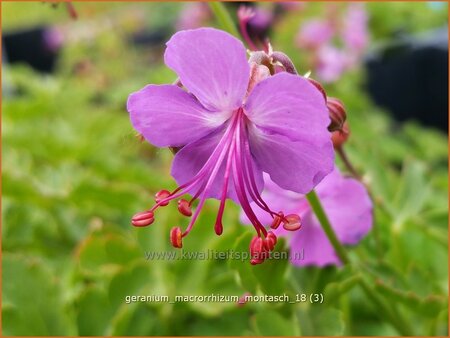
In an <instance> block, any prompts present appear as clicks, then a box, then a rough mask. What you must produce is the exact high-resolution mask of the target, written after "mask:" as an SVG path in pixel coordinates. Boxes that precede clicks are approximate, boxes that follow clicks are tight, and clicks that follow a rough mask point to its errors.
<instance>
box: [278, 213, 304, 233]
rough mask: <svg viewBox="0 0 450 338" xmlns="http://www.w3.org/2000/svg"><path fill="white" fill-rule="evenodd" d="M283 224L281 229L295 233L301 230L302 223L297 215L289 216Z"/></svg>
mask: <svg viewBox="0 0 450 338" xmlns="http://www.w3.org/2000/svg"><path fill="white" fill-rule="evenodd" d="M284 219H285V222H284V223H283V228H284V229H285V230H288V231H295V230H298V229H300V228H301V226H302V221H301V219H300V216H299V215H297V214H289V215H287V216H286V217H285V218H284Z"/></svg>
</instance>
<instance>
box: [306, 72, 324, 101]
mask: <svg viewBox="0 0 450 338" xmlns="http://www.w3.org/2000/svg"><path fill="white" fill-rule="evenodd" d="M306 79H307V80H308V81H309V83H311V84H312V85H314V87H316V88H317V89H318V90H319V91H320V92H321V93H322V95H323V98H324V100H325V101H327V93H326V92H325V89H323V87H322V85H321V84H320V83H319V82H317V81H316V80H314V79H311V78H310V77H308V78H306Z"/></svg>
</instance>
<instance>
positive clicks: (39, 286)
mask: <svg viewBox="0 0 450 338" xmlns="http://www.w3.org/2000/svg"><path fill="white" fill-rule="evenodd" d="M2 268H3V271H2V274H3V283H2V291H3V299H2V310H3V320H2V324H3V325H2V326H3V335H6V336H13V335H18V336H27V335H39V336H65V335H75V334H76V330H75V327H74V325H73V321H71V318H70V315H69V313H68V312H67V310H66V309H65V307H64V302H63V299H62V293H61V285H60V280H59V278H58V277H57V276H55V275H54V273H53V272H52V271H50V270H49V269H48V268H47V267H46V266H44V264H43V263H42V262H41V261H39V260H36V259H27V258H25V257H23V256H18V255H11V254H7V253H6V254H4V255H3V257H2Z"/></svg>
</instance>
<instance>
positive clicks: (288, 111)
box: [127, 28, 334, 248]
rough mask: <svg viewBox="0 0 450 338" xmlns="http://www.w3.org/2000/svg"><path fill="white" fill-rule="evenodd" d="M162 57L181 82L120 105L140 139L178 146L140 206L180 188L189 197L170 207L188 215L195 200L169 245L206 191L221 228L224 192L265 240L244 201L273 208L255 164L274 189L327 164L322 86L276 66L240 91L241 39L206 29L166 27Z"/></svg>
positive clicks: (244, 65)
mask: <svg viewBox="0 0 450 338" xmlns="http://www.w3.org/2000/svg"><path fill="white" fill-rule="evenodd" d="M164 60H165V63H166V65H167V66H168V67H170V68H171V69H172V70H174V71H175V72H176V73H177V74H178V76H179V79H180V82H181V83H182V85H183V86H184V88H185V89H186V90H183V89H182V88H180V87H179V86H177V85H147V86H146V87H144V88H142V89H141V90H139V91H137V92H135V93H132V94H131V95H130V96H129V98H128V104H127V109H128V111H129V113H130V118H131V122H132V124H133V126H134V128H135V129H136V130H137V131H138V132H139V133H140V134H142V135H143V136H144V137H145V139H146V140H147V141H149V142H150V143H151V144H153V145H155V146H157V147H182V148H181V150H179V151H178V152H177V153H176V155H175V158H174V161H173V164H172V176H173V177H174V178H175V180H176V181H177V183H178V184H179V187H178V188H177V189H175V190H174V191H172V192H168V191H165V190H163V191H161V192H160V193H159V194H158V196H157V199H156V204H155V205H154V206H153V207H152V208H151V209H150V210H149V211H150V212H152V213H154V212H155V211H156V209H157V208H158V207H160V206H163V205H166V204H167V203H168V202H169V201H171V200H173V199H179V198H181V197H182V196H183V195H185V194H187V193H189V194H191V195H193V197H192V199H191V200H190V201H189V202H187V201H186V202H179V209H180V205H181V209H182V210H180V212H182V213H183V214H184V215H188V214H189V211H190V207H191V206H192V203H193V202H194V201H195V200H197V199H198V200H199V202H198V206H197V208H196V210H195V211H194V212H193V214H192V218H191V220H190V222H189V225H188V227H187V229H186V230H185V231H184V232H180V230H179V227H176V228H174V229H175V230H173V231H172V235H171V238H173V241H172V242H173V243H174V244H176V245H175V246H178V247H179V245H180V243H181V238H182V237H184V236H186V235H187V234H188V233H189V232H190V231H191V229H192V227H193V226H194V223H195V221H196V219H197V217H198V215H199V213H200V211H201V209H202V207H203V205H204V203H205V201H206V199H208V198H211V197H212V198H217V199H219V200H220V201H221V202H220V207H219V210H218V214H217V219H216V223H215V231H216V233H217V234H221V233H222V215H223V212H224V208H225V201H226V199H227V198H231V199H233V200H234V201H236V202H238V203H239V204H240V205H241V207H242V209H243V210H244V212H245V213H246V215H247V216H248V218H249V219H250V221H251V223H252V224H253V226H254V227H255V230H256V232H257V236H258V238H261V237H266V238H267V237H268V236H269V237H270V238H272V239H273V237H271V236H272V235H268V231H267V230H266V229H265V228H264V226H263V225H262V224H261V222H260V221H259V219H258V218H257V217H256V215H255V212H254V210H253V208H252V206H250V202H251V201H255V205H256V206H258V207H259V208H260V209H262V210H264V212H265V213H267V214H268V215H271V216H272V217H274V216H276V215H277V213H275V212H273V211H272V209H270V208H269V206H268V205H267V204H266V203H265V201H264V200H263V199H262V198H261V196H260V192H261V191H262V189H263V185H264V182H263V178H262V173H263V171H264V172H266V173H268V174H269V175H270V177H271V179H272V180H273V181H274V182H275V183H276V184H278V185H279V186H280V187H282V188H284V189H289V190H292V191H296V192H299V193H306V192H308V191H310V190H311V189H312V188H313V187H314V186H316V185H317V184H318V183H319V182H320V181H321V180H322V178H324V177H325V176H326V175H327V174H328V173H329V172H330V171H331V170H332V168H333V157H334V154H333V146H332V142H331V138H330V133H329V132H328V130H327V126H328V125H329V123H330V119H329V117H328V111H327V107H326V105H325V101H324V99H323V96H322V94H321V93H320V91H319V90H317V88H316V87H315V86H314V85H312V84H311V83H310V82H309V81H307V80H306V79H305V78H303V77H301V76H296V75H292V74H288V73H286V72H284V73H279V74H276V75H273V76H270V77H268V78H266V79H264V80H262V81H261V82H259V83H258V84H256V85H255V86H254V87H253V89H252V90H251V91H250V92H249V93H247V87H248V85H249V80H250V66H249V64H248V62H247V58H246V50H245V47H244V46H243V44H242V43H241V42H240V41H239V40H237V39H236V38H234V37H233V36H231V35H229V34H228V33H225V32H223V31H220V30H216V29H212V28H201V29H195V30H187V31H181V32H178V33H176V34H175V35H174V36H173V37H172V38H171V39H170V41H169V42H168V43H167V49H166V52H165V55H164ZM141 215H142V214H141ZM153 216H154V215H153V214H152V215H149V214H146V216H145V217H146V219H153ZM140 217H142V216H140ZM258 243H259V242H258ZM258 243H257V244H258ZM271 243H273V240H271ZM257 244H255V246H254V247H255V248H256V247H257Z"/></svg>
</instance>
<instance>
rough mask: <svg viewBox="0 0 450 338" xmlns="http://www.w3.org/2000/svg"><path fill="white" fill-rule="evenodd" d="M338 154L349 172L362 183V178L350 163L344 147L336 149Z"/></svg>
mask: <svg viewBox="0 0 450 338" xmlns="http://www.w3.org/2000/svg"><path fill="white" fill-rule="evenodd" d="M336 152H337V153H338V155H339V156H340V157H341V160H342V162H344V165H345V166H346V167H347V169H348V171H350V173H351V174H352V176H353V177H354V178H356V179H357V180H360V181H361V176H360V175H359V174H358V172H357V171H356V169H355V167H354V166H353V164H352V163H351V162H350V160H349V158H348V156H347V153H346V152H345V151H344V148H343V147H342V146H340V147H337V148H336Z"/></svg>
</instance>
